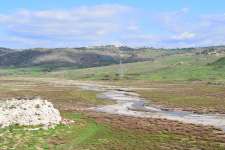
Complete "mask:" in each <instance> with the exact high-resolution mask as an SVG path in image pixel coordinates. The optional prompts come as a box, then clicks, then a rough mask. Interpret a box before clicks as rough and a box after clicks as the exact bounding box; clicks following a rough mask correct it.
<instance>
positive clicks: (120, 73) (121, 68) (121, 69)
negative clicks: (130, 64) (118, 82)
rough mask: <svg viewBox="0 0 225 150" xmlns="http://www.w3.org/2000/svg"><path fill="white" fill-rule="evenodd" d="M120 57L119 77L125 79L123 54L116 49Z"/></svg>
mask: <svg viewBox="0 0 225 150" xmlns="http://www.w3.org/2000/svg"><path fill="white" fill-rule="evenodd" d="M116 48H117V51H118V55H119V77H120V79H123V77H124V69H123V61H122V54H121V51H120V48H119V47H116Z"/></svg>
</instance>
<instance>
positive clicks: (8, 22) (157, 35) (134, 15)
mask: <svg viewBox="0 0 225 150" xmlns="http://www.w3.org/2000/svg"><path fill="white" fill-rule="evenodd" d="M111 44H113V45H118V46H120V45H127V46H132V47H142V46H148V47H164V48H171V47H172V48H175V47H197V46H213V45H225V0H214V1H212V0H157V1H156V0H63V1H62V0H29V1H28V0H1V5H0V47H9V48H35V47H80V46H95V45H111Z"/></svg>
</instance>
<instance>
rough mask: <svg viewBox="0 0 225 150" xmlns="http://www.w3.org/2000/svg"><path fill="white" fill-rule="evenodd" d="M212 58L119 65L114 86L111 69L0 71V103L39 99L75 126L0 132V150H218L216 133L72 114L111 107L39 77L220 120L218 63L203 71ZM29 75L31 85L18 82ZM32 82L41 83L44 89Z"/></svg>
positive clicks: (224, 73) (223, 144)
mask: <svg viewBox="0 0 225 150" xmlns="http://www.w3.org/2000/svg"><path fill="white" fill-rule="evenodd" d="M217 59H219V58H218V57H215V56H209V57H207V58H206V57H201V56H188V55H176V56H169V57H163V58H160V59H158V60H156V61H154V62H150V61H148V62H138V63H131V64H124V65H123V68H124V71H125V75H124V78H123V79H122V80H119V75H118V70H119V69H118V65H113V66H107V67H96V68H88V69H79V70H75V69H64V70H61V71H55V72H48V71H47V70H44V69H43V68H20V69H18V68H17V69H16V68H8V69H0V76H4V77H3V78H0V97H1V99H3V100H4V99H6V98H12V97H33V96H41V97H43V98H46V99H48V100H50V101H51V102H52V103H53V104H54V105H55V106H56V107H57V108H58V109H59V110H60V111H61V113H62V115H63V117H64V118H67V119H71V120H75V124H72V125H70V126H65V125H59V126H57V127H56V128H55V129H50V130H38V131H32V130H27V127H18V126H11V127H8V128H4V129H0V150H8V149H18V150H20V149H21V150H23V149H28V150H29V149H30V150H34V149H35V150H36V149H37V150H39V149H59V150H63V149H65V150H70V149H71V150H74V149H76V150H104V149H105V150H108V149H112V150H120V149H121V150H126V149H127V150H140V149H143V150H145V149H146V150H147V149H149V150H169V149H177V150H183V149H187V150H195V149H206V150H215V149H216V150H224V149H225V141H224V139H225V135H224V133H221V131H218V130H215V129H213V128H212V127H202V126H196V125H192V124H182V123H180V122H174V121H168V120H160V119H141V118H131V117H120V116H108V115H105V114H91V113H90V112H82V113H80V112H78V110H80V108H87V107H91V106H96V105H105V104H110V103H112V102H111V101H105V100H103V99H99V98H97V97H96V94H97V93H96V92H92V91H83V90H80V89H78V88H76V87H74V86H65V85H55V84H50V83H49V82H47V78H46V77H56V79H55V80H59V81H60V79H73V80H78V79H80V80H92V81H93V80H94V82H97V81H98V80H101V82H104V84H113V85H119V86H125V87H127V86H132V87H135V88H136V90H135V91H137V92H138V93H139V94H140V95H141V96H142V97H145V98H146V100H150V102H153V103H154V104H159V105H163V106H164V107H170V108H179V109H183V110H191V111H195V112H201V113H203V112H207V113H208V112H220V113H225V109H224V108H225V99H224V97H225V95H224V91H225V85H224V82H225V68H224V66H223V65H220V63H219V66H218V63H216V65H210V64H211V63H212V62H214V61H216V60H217ZM7 76H9V77H7ZM12 76H13V77H12ZM15 76H16V77H23V80H22V79H21V78H14V77H15ZM31 76H32V77H33V79H32V78H30V79H29V80H28V78H26V77H31ZM34 77H44V78H43V79H46V82H44V81H42V80H40V81H39V80H38V78H34Z"/></svg>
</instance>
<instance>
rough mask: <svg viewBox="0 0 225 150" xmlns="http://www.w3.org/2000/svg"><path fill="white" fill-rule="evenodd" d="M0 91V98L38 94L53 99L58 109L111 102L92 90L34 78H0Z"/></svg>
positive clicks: (70, 108) (71, 108)
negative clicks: (53, 83)
mask: <svg viewBox="0 0 225 150" xmlns="http://www.w3.org/2000/svg"><path fill="white" fill-rule="evenodd" d="M24 79H25V78H24ZM46 81H47V80H46ZM0 91H1V92H0V99H7V98H13V97H35V96H40V97H42V98H44V99H48V100H49V101H53V102H54V104H55V106H56V107H57V108H58V109H60V110H73V109H77V108H79V107H91V106H96V105H104V104H110V103H111V102H110V101H106V100H103V99H98V98H97V97H96V94H97V93H96V92H93V91H84V90H81V89H78V88H77V87H72V86H59V85H58V86H57V85H50V84H49V83H47V82H42V81H35V80H20V79H14V78H4V79H3V78H2V79H0Z"/></svg>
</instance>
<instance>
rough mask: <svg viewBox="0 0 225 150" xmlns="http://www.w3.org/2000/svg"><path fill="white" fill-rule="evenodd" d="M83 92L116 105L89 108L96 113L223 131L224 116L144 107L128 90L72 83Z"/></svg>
mask: <svg viewBox="0 0 225 150" xmlns="http://www.w3.org/2000/svg"><path fill="white" fill-rule="evenodd" d="M73 85H76V86H78V87H80V88H82V89H83V90H92V91H98V92H99V93H100V94H99V95H98V97H100V98H104V99H108V100H113V101H115V102H116V104H113V105H107V106H100V107H95V108H90V109H91V110H94V111H98V112H105V113H110V114H118V115H125V116H134V117H151V118H164V119H169V120H176V121H181V122H184V123H193V124H201V125H211V126H214V127H217V128H220V129H222V130H223V131H225V114H196V113H193V112H188V111H176V110H173V111H171V110H168V111H167V110H164V109H161V108H159V107H157V106H155V105H151V104H148V106H146V105H145V99H143V98H141V97H140V96H139V95H138V94H137V93H135V92H130V89H129V88H120V87H115V86H107V85H99V84H94V83H77V82H76V83H73Z"/></svg>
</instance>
